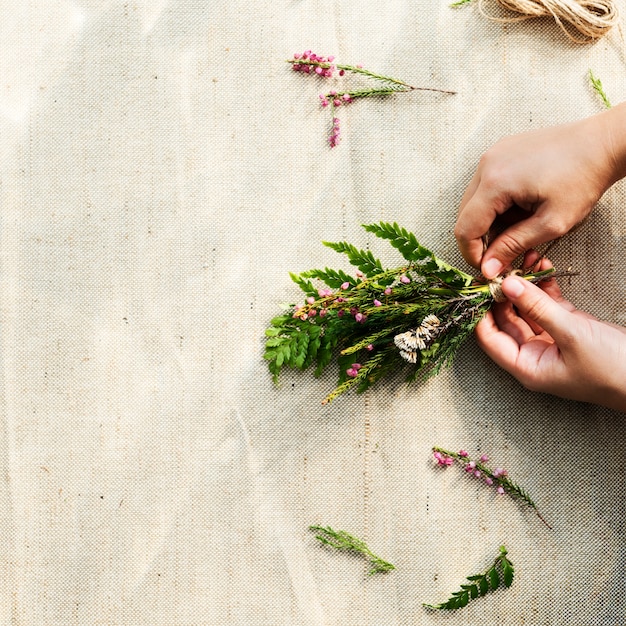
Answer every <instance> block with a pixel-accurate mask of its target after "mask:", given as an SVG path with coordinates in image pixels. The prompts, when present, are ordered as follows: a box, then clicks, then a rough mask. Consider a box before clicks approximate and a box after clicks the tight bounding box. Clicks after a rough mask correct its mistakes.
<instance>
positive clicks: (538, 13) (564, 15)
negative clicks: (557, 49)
mask: <svg viewBox="0 0 626 626" xmlns="http://www.w3.org/2000/svg"><path fill="white" fill-rule="evenodd" d="M498 2H499V3H500V4H501V5H502V6H503V7H504V8H505V9H508V10H509V11H512V12H514V13H518V14H519V15H517V16H509V17H497V16H495V15H492V14H489V13H487V12H486V11H485V8H484V4H485V0H479V9H480V12H481V13H482V14H483V15H484V16H485V17H487V18H489V19H490V20H494V21H496V22H507V23H508V22H519V21H521V20H528V19H531V18H533V17H546V16H552V17H553V18H554V19H555V21H556V23H557V24H558V25H559V26H560V27H561V29H562V30H563V32H564V33H565V34H566V35H567V36H568V37H569V38H570V39H571V40H572V41H575V42H576V43H589V42H590V41H593V40H595V39H599V38H600V37H602V36H603V35H605V34H606V33H607V32H608V31H609V30H610V29H611V28H612V27H613V26H615V25H616V24H617V23H618V22H619V12H618V10H617V5H616V4H615V2H614V0H498ZM572 31H574V32H576V31H577V32H578V33H580V35H581V36H582V37H581V38H579V37H575V36H574V35H573V34H572Z"/></svg>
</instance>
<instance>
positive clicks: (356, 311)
mask: <svg viewBox="0 0 626 626" xmlns="http://www.w3.org/2000/svg"><path fill="white" fill-rule="evenodd" d="M358 312H359V309H357V308H356V307H355V306H353V307H352V308H351V309H350V315H356V314H357V313H358Z"/></svg>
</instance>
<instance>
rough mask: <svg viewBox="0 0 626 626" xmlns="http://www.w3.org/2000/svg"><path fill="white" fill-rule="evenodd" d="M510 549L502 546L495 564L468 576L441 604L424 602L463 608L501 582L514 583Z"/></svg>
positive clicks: (427, 606) (431, 607) (430, 606)
mask: <svg viewBox="0 0 626 626" xmlns="http://www.w3.org/2000/svg"><path fill="white" fill-rule="evenodd" d="M507 554H508V551H507V549H506V548H505V547H504V546H500V552H499V554H498V556H497V557H496V558H495V560H494V562H493V564H492V565H491V567H489V569H487V570H486V571H485V572H483V573H482V574H473V575H472V576H467V580H468V582H467V583H464V584H462V585H461V586H460V587H461V588H460V589H459V590H458V591H453V592H452V596H451V597H450V598H449V599H448V600H446V601H445V602H442V603H441V604H424V606H425V607H426V608H428V609H461V608H463V607H464V606H467V604H468V603H469V601H470V600H474V599H476V598H478V597H479V596H484V595H485V594H487V593H488V592H489V591H494V590H495V589H497V588H498V587H500V585H501V584H503V585H504V586H505V587H510V586H511V584H512V583H513V576H514V574H515V569H514V567H513V563H511V561H510V560H509V559H508V558H507Z"/></svg>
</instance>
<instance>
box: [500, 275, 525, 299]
mask: <svg viewBox="0 0 626 626" xmlns="http://www.w3.org/2000/svg"><path fill="white" fill-rule="evenodd" d="M502 291H503V293H504V295H505V296H507V297H508V298H519V297H520V296H521V295H522V293H523V292H524V279H523V278H518V277H517V276H511V277H509V278H507V279H506V280H505V281H504V282H503V283H502Z"/></svg>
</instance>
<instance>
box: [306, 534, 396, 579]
mask: <svg viewBox="0 0 626 626" xmlns="http://www.w3.org/2000/svg"><path fill="white" fill-rule="evenodd" d="M309 530H312V531H314V532H316V533H317V534H316V535H315V538H316V539H318V540H319V541H320V542H321V543H323V544H324V545H327V546H329V547H331V548H335V549H336V550H342V551H347V552H353V553H355V554H360V555H361V556H363V557H365V558H366V559H367V560H368V561H369V564H370V567H371V569H370V570H369V572H368V574H369V575H372V574H377V573H380V572H389V571H391V570H393V569H395V566H394V565H392V564H391V563H388V562H387V561H383V559H381V558H380V557H379V556H376V555H375V554H374V553H373V552H372V551H371V550H370V549H369V548H368V547H367V545H366V543H365V542H364V541H363V540H362V539H358V538H357V537H355V536H354V535H351V534H350V533H347V532H346V531H345V530H333V529H332V528H331V527H330V526H309Z"/></svg>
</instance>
